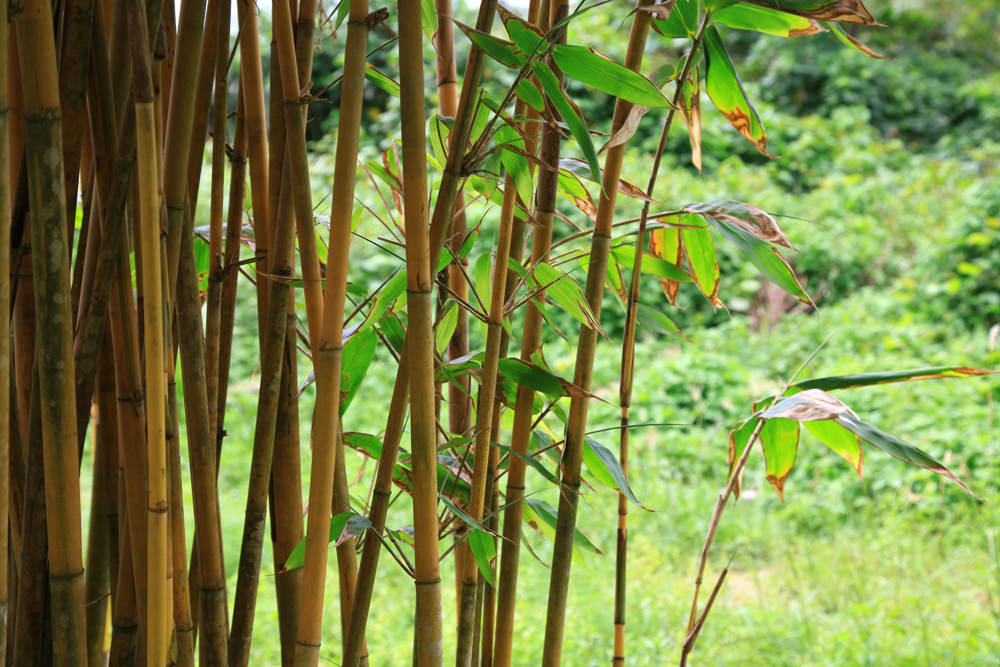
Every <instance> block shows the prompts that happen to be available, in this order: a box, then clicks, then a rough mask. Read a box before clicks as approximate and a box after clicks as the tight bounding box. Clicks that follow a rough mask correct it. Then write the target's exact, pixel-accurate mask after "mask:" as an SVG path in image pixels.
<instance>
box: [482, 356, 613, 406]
mask: <svg viewBox="0 0 1000 667" xmlns="http://www.w3.org/2000/svg"><path fill="white" fill-rule="evenodd" d="M499 370H500V373H501V374H502V375H503V376H504V377H506V378H508V379H509V380H512V381H513V382H516V383H517V384H519V385H521V386H522V387H527V388H528V389H532V390H534V391H538V392H541V393H543V394H547V395H548V396H572V397H574V398H597V396H595V395H594V394H591V393H590V392H589V391H586V390H584V389H582V388H580V387H578V386H576V385H575V384H573V383H572V382H570V381H569V380H566V379H565V378H561V377H559V376H557V375H554V374H552V373H550V372H549V371H547V370H545V369H544V368H542V367H541V366H536V365H535V364H533V363H531V362H528V361H521V360H520V359H512V358H508V359H501V360H500V361H499Z"/></svg>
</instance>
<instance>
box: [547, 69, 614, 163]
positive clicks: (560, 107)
mask: <svg viewBox="0 0 1000 667" xmlns="http://www.w3.org/2000/svg"><path fill="white" fill-rule="evenodd" d="M531 68H532V71H534V73H535V77H537V78H538V82H539V83H541V84H542V90H544V91H545V94H546V95H548V96H549V102H550V103H551V104H552V105H553V106H554V107H555V109H556V111H558V112H559V115H560V116H561V117H562V119H563V122H565V123H566V124H567V125H568V126H569V130H570V133H571V134H572V135H573V138H574V139H576V143H577V144H579V146H580V152H581V153H583V156H584V157H585V158H587V164H588V165H589V166H590V173H591V175H592V176H593V179H594V181H596V182H598V183H600V181H601V166H600V164H599V163H598V161H597V151H596V150H594V142H593V141H591V139H590V131H589V130H588V129H587V124H586V123H585V122H584V120H583V115H582V114H581V113H580V110H579V109H578V108H577V106H576V105H575V104H574V103H573V102H572V100H570V99H569V97H568V96H567V95H566V93H565V92H564V91H563V89H562V86H560V85H559V79H557V78H556V75H555V74H553V73H552V70H551V69H549V66H548V65H546V64H545V63H540V62H536V63H533V64H532V66H531Z"/></svg>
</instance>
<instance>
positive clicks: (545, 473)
mask: <svg viewBox="0 0 1000 667" xmlns="http://www.w3.org/2000/svg"><path fill="white" fill-rule="evenodd" d="M493 446H494V447H498V448H500V451H502V452H505V453H508V454H510V455H511V456H516V457H517V458H519V459H521V460H522V461H524V462H525V463H526V464H528V465H529V466H531V467H532V468H534V469H535V470H537V471H538V474H539V475H541V476H542V477H544V478H545V479H547V480H548V481H550V482H552V483H553V484H556V485H558V484H559V478H558V477H556V476H555V475H554V474H553V473H552V471H550V470H549V469H548V468H546V467H545V466H544V465H542V463H541V461H539V460H538V459H536V458H535V457H533V456H528V455H527V454H521V453H520V452H516V451H514V450H513V449H511V448H510V447H504V446H503V445H497V444H494V445H493Z"/></svg>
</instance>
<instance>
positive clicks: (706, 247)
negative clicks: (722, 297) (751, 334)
mask: <svg viewBox="0 0 1000 667" xmlns="http://www.w3.org/2000/svg"><path fill="white" fill-rule="evenodd" d="M681 237H682V238H683V239H684V254H685V255H687V258H688V265H689V266H690V267H691V271H692V272H693V273H694V277H695V283H696V284H697V285H698V288H699V289H700V290H701V292H702V294H704V295H705V296H706V297H708V300H709V301H710V302H711V303H712V305H713V306H717V305H721V302H720V301H719V297H718V294H719V278H720V276H721V274H720V273H719V259H718V258H717V257H716V255H715V242H714V241H713V240H712V232H710V231H709V230H708V229H706V228H702V229H682V230H681Z"/></svg>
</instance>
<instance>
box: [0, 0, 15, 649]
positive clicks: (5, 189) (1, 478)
mask: <svg viewBox="0 0 1000 667" xmlns="http://www.w3.org/2000/svg"><path fill="white" fill-rule="evenodd" d="M2 4H3V3H0V5H2ZM7 10H8V7H7V6H6V5H4V6H0V277H3V276H8V275H10V211H9V209H10V161H9V160H10V155H9V147H10V136H9V129H10V106H9V105H8V103H7V30H3V29H2V26H5V25H7ZM8 313H10V290H9V289H7V288H0V314H2V316H0V656H4V657H6V654H7V644H6V642H7V631H8V626H7V624H8V619H9V618H11V617H13V616H14V614H10V613H8V610H9V609H10V606H11V604H10V602H11V596H10V590H9V587H8V573H9V570H8V566H9V564H10V558H9V557H8V554H9V553H10V552H9V548H10V546H9V537H8V536H9V533H8V528H7V526H8V523H9V522H8V516H9V514H10V486H11V485H10V483H9V480H10V459H11V449H12V447H18V446H19V445H18V444H16V441H15V440H14V439H13V438H11V437H10V433H11V411H12V409H13V410H17V405H16V404H12V402H11V396H10V390H11V387H12V382H11V380H12V379H13V377H12V374H11V360H12V358H13V357H12V352H13V350H12V349H11V344H10V340H11V338H10V336H11V333H10V317H8ZM5 436H6V437H5ZM17 454H20V452H17ZM11 523H12V521H11ZM14 574H15V576H16V572H15V573H14Z"/></svg>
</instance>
